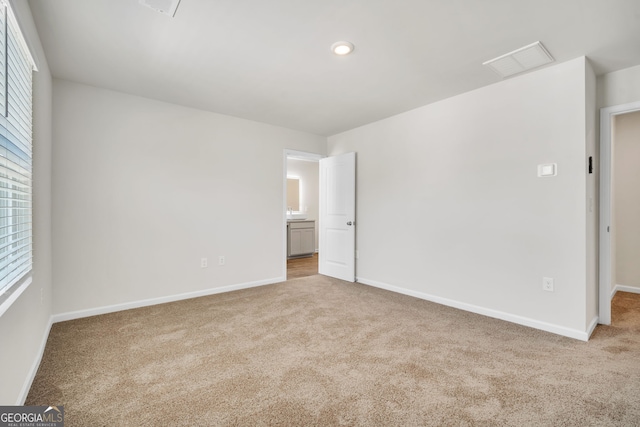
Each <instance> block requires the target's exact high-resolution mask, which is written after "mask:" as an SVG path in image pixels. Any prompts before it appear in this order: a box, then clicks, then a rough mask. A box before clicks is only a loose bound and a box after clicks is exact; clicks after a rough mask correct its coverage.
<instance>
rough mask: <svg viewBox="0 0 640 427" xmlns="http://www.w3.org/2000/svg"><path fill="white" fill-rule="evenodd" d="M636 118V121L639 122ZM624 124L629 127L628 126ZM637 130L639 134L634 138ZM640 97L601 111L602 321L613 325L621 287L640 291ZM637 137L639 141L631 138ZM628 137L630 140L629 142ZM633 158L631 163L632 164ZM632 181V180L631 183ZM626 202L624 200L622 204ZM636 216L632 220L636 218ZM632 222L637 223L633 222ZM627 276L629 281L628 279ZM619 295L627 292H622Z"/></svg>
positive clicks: (600, 277)
mask: <svg viewBox="0 0 640 427" xmlns="http://www.w3.org/2000/svg"><path fill="white" fill-rule="evenodd" d="M636 121H637V122H636ZM634 123H635V124H634ZM623 125H624V127H623ZM634 129H638V132H639V133H636V134H635V135H634V136H632V137H631V138H629V136H630V135H631V133H633V132H634ZM638 135H640V102H635V103H631V104H625V105H618V106H614V107H608V108H603V109H602V110H601V111H600V163H601V165H600V230H599V234H600V263H599V267H600V275H599V296H598V300H599V301H598V302H599V309H598V312H599V313H598V317H599V323H601V324H604V325H610V324H611V321H612V315H611V305H612V300H613V298H614V296H615V295H616V293H617V292H619V291H622V292H627V293H640V268H638V266H637V263H636V262H633V261H632V262H627V261H628V259H629V258H632V259H637V257H638V255H639V254H640V234H639V233H634V232H633V231H632V229H636V230H637V229H638V226H637V221H638V219H637V218H638V217H639V216H638V215H635V217H634V209H635V210H636V211H637V210H638V209H640V196H638V195H637V194H638V192H637V189H636V187H637V180H635V179H634V177H633V174H634V173H636V172H635V171H636V170H637V166H636V165H635V164H633V162H634V161H635V163H636V164H637V161H638V160H640V154H637V155H634V154H633V153H634V150H637V151H635V152H636V153H640V143H638V142H637V141H638V139H639V138H638ZM633 139H635V141H631V140H633ZM625 141H626V142H625ZM629 162H631V164H630V165H628V164H627V163H629ZM629 180H631V182H629ZM621 202H624V203H623V204H621ZM630 221H631V222H630ZM629 224H635V226H633V227H630V226H629ZM624 281H627V282H628V283H623V282H624ZM618 297H619V298H621V297H622V295H619V296H618Z"/></svg>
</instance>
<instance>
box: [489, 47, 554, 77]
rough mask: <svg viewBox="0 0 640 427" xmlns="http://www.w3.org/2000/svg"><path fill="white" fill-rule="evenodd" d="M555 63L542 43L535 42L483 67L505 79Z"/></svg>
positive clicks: (492, 60)
mask: <svg viewBox="0 0 640 427" xmlns="http://www.w3.org/2000/svg"><path fill="white" fill-rule="evenodd" d="M553 61H554V59H553V57H552V56H551V55H550V54H549V52H547V49H545V48H544V46H542V43H540V42H535V43H531V44H530V45H527V46H525V47H521V48H520V49H516V50H514V51H513V52H509V53H505V54H504V55H502V56H499V57H497V58H494V59H491V60H489V61H487V62H483V63H482V65H486V66H487V67H489V68H491V69H492V70H493V71H495V72H496V73H498V75H500V77H502V78H505V77H509V76H513V75H515V74H519V73H524V72H525V71H529V70H532V69H534V68H537V67H540V66H541V65H545V64H549V63H550V62H553Z"/></svg>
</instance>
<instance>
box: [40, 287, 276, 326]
mask: <svg viewBox="0 0 640 427" xmlns="http://www.w3.org/2000/svg"><path fill="white" fill-rule="evenodd" d="M283 281H284V280H283V278H282V277H275V278H273V279H266V280H257V281H255V282H247V283H239V284H237V285H229V286H222V287H219V288H210V289H204V290H202V291H194V292H186V293H184V294H177V295H169V296H166V297H159V298H150V299H145V300H139V301H131V302H125V303H122V304H114V305H107V306H103V307H95V308H89V309H86V310H78V311H70V312H67V313H59V314H54V315H53V323H58V322H65V321H67V320H74V319H81V318H83V317H90V316H97V315H100V314H107V313H114V312H116V311H124V310H130V309H132V308H140V307H147V306H150V305H157V304H165V303H168V302H174V301H181V300H185V299H190V298H198V297H204V296H207V295H214V294H221V293H225V292H231V291H238V290H241V289H248V288H255V287H258V286H264V285H271V284H274V283H280V282H283Z"/></svg>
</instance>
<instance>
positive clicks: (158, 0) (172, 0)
mask: <svg viewBox="0 0 640 427" xmlns="http://www.w3.org/2000/svg"><path fill="white" fill-rule="evenodd" d="M139 1H140V4H142V5H145V6H147V7H149V8H151V9H153V10H155V11H156V12H160V13H162V14H163V15H167V16H170V17H172V18H173V17H174V16H175V15H176V10H178V5H179V4H180V0H139Z"/></svg>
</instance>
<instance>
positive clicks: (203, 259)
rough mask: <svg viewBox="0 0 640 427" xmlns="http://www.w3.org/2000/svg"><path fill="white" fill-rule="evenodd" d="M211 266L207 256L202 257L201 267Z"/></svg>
mask: <svg viewBox="0 0 640 427" xmlns="http://www.w3.org/2000/svg"><path fill="white" fill-rule="evenodd" d="M208 266H209V261H208V260H207V259H206V258H202V259H201V260H200V268H207V267H208Z"/></svg>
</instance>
